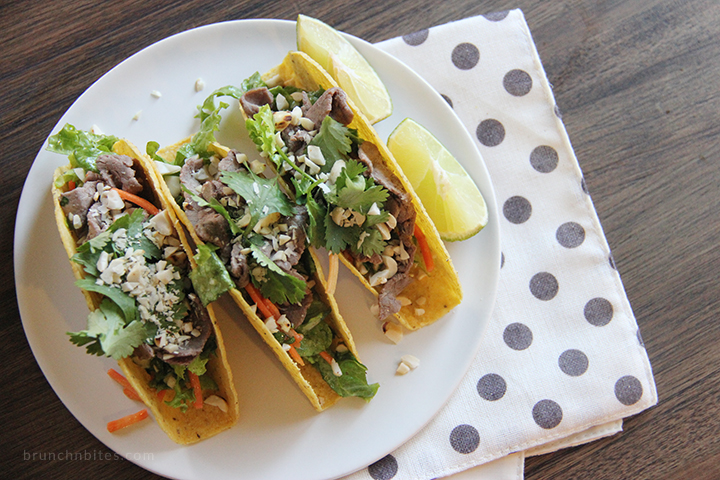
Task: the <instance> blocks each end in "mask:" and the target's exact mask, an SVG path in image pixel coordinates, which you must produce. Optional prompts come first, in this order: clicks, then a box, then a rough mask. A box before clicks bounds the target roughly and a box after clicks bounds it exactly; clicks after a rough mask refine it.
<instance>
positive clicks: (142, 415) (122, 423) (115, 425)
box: [107, 408, 148, 433]
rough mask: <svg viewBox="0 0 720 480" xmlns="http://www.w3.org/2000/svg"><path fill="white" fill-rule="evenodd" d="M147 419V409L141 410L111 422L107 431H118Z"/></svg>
mask: <svg viewBox="0 0 720 480" xmlns="http://www.w3.org/2000/svg"><path fill="white" fill-rule="evenodd" d="M147 417H148V411H147V409H144V408H143V409H142V410H140V411H139V412H137V413H132V414H130V415H127V416H125V417H122V418H118V419H117V420H113V421H112V422H108V424H107V429H108V432H110V433H112V432H115V431H117V430H120V429H121V428H125V427H129V426H130V425H133V424H135V423H137V422H139V421H141V420H145V419H146V418H147Z"/></svg>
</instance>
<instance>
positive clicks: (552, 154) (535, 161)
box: [530, 145, 559, 173]
mask: <svg viewBox="0 0 720 480" xmlns="http://www.w3.org/2000/svg"><path fill="white" fill-rule="evenodd" d="M558 160H559V157H558V153H557V150H555V149H554V148H553V147H550V146H548V145H540V146H539V147H535V149H534V150H533V151H532V152H531V153H530V165H532V167H533V168H534V169H535V170H537V171H538V172H540V173H550V172H552V171H553V170H555V168H556V167H557V165H558Z"/></svg>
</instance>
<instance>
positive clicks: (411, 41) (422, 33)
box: [402, 29, 430, 47]
mask: <svg viewBox="0 0 720 480" xmlns="http://www.w3.org/2000/svg"><path fill="white" fill-rule="evenodd" d="M429 33H430V31H429V30H428V29H424V30H419V31H417V32H413V33H410V34H408V35H403V37H402V39H403V40H404V41H405V43H407V44H408V45H410V46H412V47H417V46H418V45H420V44H421V43H423V42H425V40H427V38H428V34H429Z"/></svg>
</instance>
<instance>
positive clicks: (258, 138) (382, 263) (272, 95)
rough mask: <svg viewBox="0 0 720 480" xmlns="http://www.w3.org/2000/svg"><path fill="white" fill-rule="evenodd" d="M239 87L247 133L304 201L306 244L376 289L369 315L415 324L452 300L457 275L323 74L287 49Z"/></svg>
mask: <svg viewBox="0 0 720 480" xmlns="http://www.w3.org/2000/svg"><path fill="white" fill-rule="evenodd" d="M244 85H245V89H244V90H245V91H244V93H243V95H242V96H241V98H240V105H241V110H242V111H243V113H244V115H245V118H246V127H247V130H248V133H249V134H250V136H251V138H252V139H253V141H254V142H255V143H256V145H257V147H258V149H259V150H260V151H261V152H263V154H264V155H265V156H266V157H267V158H269V159H271V162H269V163H270V164H271V166H273V167H274V169H275V171H276V172H277V173H278V174H279V175H280V177H281V178H282V179H283V180H284V183H285V184H286V186H287V188H288V189H290V190H291V191H292V192H293V195H294V196H295V197H297V199H298V202H299V203H304V204H305V205H307V210H308V213H309V217H310V228H309V231H308V235H309V237H310V242H311V243H312V245H314V246H316V247H323V248H325V249H326V250H328V251H329V252H331V253H332V254H339V257H340V259H341V260H342V261H343V263H344V264H345V265H346V266H348V268H350V270H351V271H352V272H353V273H354V274H355V275H356V276H357V277H358V278H359V279H360V280H361V281H362V282H363V284H364V285H365V286H366V287H367V288H368V289H370V291H371V292H372V293H373V294H375V295H376V296H377V298H378V304H377V312H376V313H377V316H378V317H379V318H380V319H381V320H384V319H386V318H388V317H390V316H391V315H395V316H396V318H397V319H398V321H399V322H400V323H402V324H403V325H404V326H405V327H407V328H408V329H411V330H415V329H418V328H421V327H424V326H426V325H429V324H431V323H433V322H434V321H436V320H437V319H439V318H440V317H442V316H443V315H445V314H446V313H447V312H449V311H450V310H452V309H453V308H454V307H455V306H456V305H458V304H459V303H460V301H461V300H462V289H461V287H460V282H459V280H458V276H457V272H456V271H455V268H454V267H453V265H452V261H451V259H450V256H449V254H448V252H447V250H446V249H445V246H444V244H443V242H442V240H441V239H440V236H439V234H438V232H437V230H436V228H435V226H434V224H433V223H432V221H431V220H430V218H429V216H428V214H427V212H426V211H425V209H424V208H423V206H422V203H421V202H420V200H419V198H418V197H417V195H416V194H415V192H414V191H413V189H412V187H411V185H410V183H409V182H408V180H407V179H406V177H405V176H404V175H403V173H402V170H401V169H400V167H399V166H398V164H397V163H396V161H395V160H394V159H393V157H392V155H391V154H390V152H389V150H388V149H387V147H386V146H385V144H384V143H383V142H382V141H381V140H380V138H379V137H378V135H377V133H376V132H375V130H374V129H373V128H372V126H371V125H370V123H369V122H368V121H367V119H366V118H365V117H364V115H363V114H362V113H361V112H359V111H358V110H357V108H356V107H355V105H354V104H353V103H352V101H351V100H350V99H349V98H348V97H347V96H346V95H345V92H343V90H341V89H340V88H339V87H338V86H337V84H336V83H335V82H334V80H333V79H332V78H331V77H330V76H329V75H328V74H327V72H325V71H324V70H323V69H322V67H320V65H318V64H317V63H316V62H315V61H313V60H312V59H311V58H310V57H308V56H307V55H306V54H304V53H302V52H290V53H289V54H288V55H287V57H286V58H285V59H284V61H283V62H282V63H281V64H280V65H279V66H277V67H275V68H273V69H272V70H270V71H269V72H267V73H265V74H264V75H262V76H260V75H259V74H255V75H253V76H252V77H250V78H248V79H247V80H245V82H244ZM331 258H332V256H331Z"/></svg>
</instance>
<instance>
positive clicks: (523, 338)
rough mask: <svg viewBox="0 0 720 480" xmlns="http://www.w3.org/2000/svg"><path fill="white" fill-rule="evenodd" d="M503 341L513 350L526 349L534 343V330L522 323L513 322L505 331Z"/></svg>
mask: <svg viewBox="0 0 720 480" xmlns="http://www.w3.org/2000/svg"><path fill="white" fill-rule="evenodd" d="M503 341H504V342H505V344H506V345H507V346H508V347H510V348H512V349H513V350H525V349H526V348H528V347H529V346H530V345H531V344H532V341H533V334H532V330H530V328H529V327H528V326H527V325H524V324H522V323H511V324H510V325H508V326H507V327H505V331H503Z"/></svg>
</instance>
